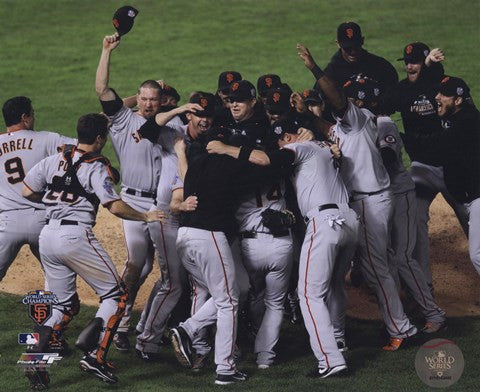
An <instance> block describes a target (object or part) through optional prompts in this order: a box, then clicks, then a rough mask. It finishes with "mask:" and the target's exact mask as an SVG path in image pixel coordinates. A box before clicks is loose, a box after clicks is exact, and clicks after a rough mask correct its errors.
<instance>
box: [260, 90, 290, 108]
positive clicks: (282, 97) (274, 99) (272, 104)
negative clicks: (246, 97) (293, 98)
mask: <svg viewBox="0 0 480 392" xmlns="http://www.w3.org/2000/svg"><path fill="white" fill-rule="evenodd" d="M290 95H291V94H290V93H289V92H288V91H287V90H286V89H285V88H276V89H271V90H269V91H268V92H267V97H266V98H267V99H266V101H265V109H266V110H268V111H269V112H272V113H278V114H283V113H286V112H288V111H289V110H290Z"/></svg>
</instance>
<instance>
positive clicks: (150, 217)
mask: <svg viewBox="0 0 480 392" xmlns="http://www.w3.org/2000/svg"><path fill="white" fill-rule="evenodd" d="M167 216H168V214H167V213H166V212H165V211H162V210H153V211H148V212H146V213H145V222H157V221H159V222H162V223H163V222H165V220H166V219H167Z"/></svg>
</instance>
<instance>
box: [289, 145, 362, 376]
mask: <svg viewBox="0 0 480 392" xmlns="http://www.w3.org/2000/svg"><path fill="white" fill-rule="evenodd" d="M284 149H288V150H291V151H293V152H294V154H295V158H294V161H293V165H294V173H293V178H292V183H293V186H294V189H295V193H296V195H297V200H298V206H299V208H300V212H301V213H302V216H304V217H305V220H306V221H307V222H308V223H307V230H306V234H305V240H304V242H303V245H302V250H301V254H300V266H299V278H298V295H299V298H300V307H301V309H302V315H303V319H304V322H305V327H306V328H307V331H308V333H309V335H310V346H311V347H312V350H313V352H314V354H315V356H316V358H317V359H318V366H319V368H331V367H335V366H339V365H344V364H345V359H344V358H343V355H342V353H341V352H340V351H339V349H338V347H337V342H336V339H335V338H336V337H341V336H342V335H343V333H344V332H343V331H344V319H345V310H346V306H345V305H346V300H345V289H344V279H345V274H346V272H347V270H348V265H349V262H350V260H351V258H352V256H353V253H354V251H355V247H356V244H357V237H358V230H359V223H358V217H357V214H356V213H355V212H354V211H353V210H352V209H351V208H350V207H349V206H348V193H347V190H346V187H345V185H344V183H343V180H342V178H341V176H340V173H339V170H338V169H336V168H335V166H334V162H333V156H332V154H331V152H330V146H329V145H328V144H327V143H321V142H318V143H317V142H307V143H293V144H288V145H286V146H285V147H284Z"/></svg>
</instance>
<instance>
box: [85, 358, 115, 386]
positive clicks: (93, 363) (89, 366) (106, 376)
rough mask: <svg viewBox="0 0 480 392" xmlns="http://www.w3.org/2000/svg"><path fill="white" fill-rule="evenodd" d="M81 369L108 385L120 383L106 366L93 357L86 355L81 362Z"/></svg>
mask: <svg viewBox="0 0 480 392" xmlns="http://www.w3.org/2000/svg"><path fill="white" fill-rule="evenodd" d="M80 369H82V370H83V371H84V372H87V373H89V374H91V375H92V376H95V377H97V378H99V379H100V380H102V381H104V382H106V383H108V384H115V383H116V382H117V381H118V378H117V377H116V376H115V375H114V374H113V373H112V372H111V371H110V370H109V369H108V367H107V366H106V365H102V364H101V363H99V362H98V361H97V360H96V358H94V357H91V356H90V355H85V356H84V357H83V358H82V359H81V360H80Z"/></svg>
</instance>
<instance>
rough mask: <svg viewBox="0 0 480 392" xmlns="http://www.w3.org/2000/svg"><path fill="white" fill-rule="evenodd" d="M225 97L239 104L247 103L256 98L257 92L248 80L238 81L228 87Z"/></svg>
mask: <svg viewBox="0 0 480 392" xmlns="http://www.w3.org/2000/svg"><path fill="white" fill-rule="evenodd" d="M227 97H228V98H231V99H233V100H236V101H240V102H243V101H249V100H250V99H253V98H256V97H257V91H256V90H255V86H254V85H253V84H252V83H250V82H249V81H248V80H240V81H238V82H233V83H232V84H231V85H230V87H229V89H228V92H227Z"/></svg>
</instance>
